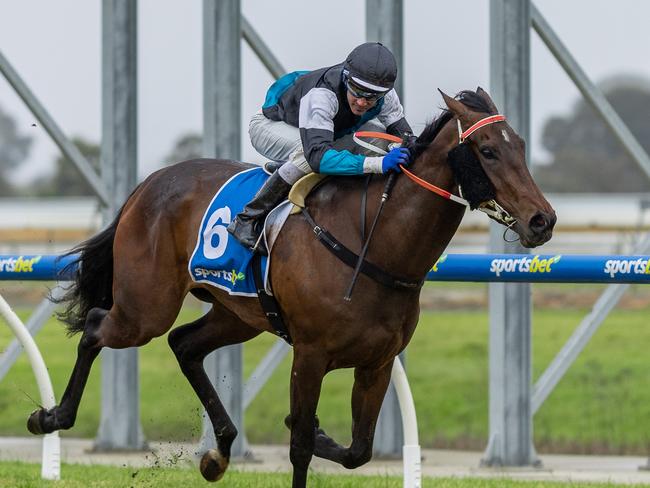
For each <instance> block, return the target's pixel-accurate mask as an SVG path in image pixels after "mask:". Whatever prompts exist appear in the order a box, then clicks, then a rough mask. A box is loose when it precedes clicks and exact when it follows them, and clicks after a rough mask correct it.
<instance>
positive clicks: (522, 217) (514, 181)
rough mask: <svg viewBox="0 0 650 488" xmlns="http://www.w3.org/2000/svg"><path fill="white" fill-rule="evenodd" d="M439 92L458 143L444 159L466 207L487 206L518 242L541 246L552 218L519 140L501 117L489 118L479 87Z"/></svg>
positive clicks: (548, 235) (487, 100) (550, 229)
mask: <svg viewBox="0 0 650 488" xmlns="http://www.w3.org/2000/svg"><path fill="white" fill-rule="evenodd" d="M441 93H442V92H441ZM468 94H469V95H472V96H471V97H470V96H468ZM442 96H443V98H444V100H445V103H446V104H447V107H448V108H449V111H450V112H451V114H453V116H454V118H455V119H456V120H457V121H458V122H459V124H458V122H455V123H456V124H457V125H458V128H459V129H458V132H459V136H458V142H459V143H460V145H459V146H456V147H455V148H454V149H453V150H452V151H450V153H449V161H450V164H451V165H452V169H453V170H454V173H455V176H456V180H457V181H458V183H459V184H460V185H461V189H462V190H463V193H464V195H465V197H466V198H467V199H468V200H469V202H470V205H471V206H472V207H477V206H478V207H481V206H482V207H491V208H488V212H486V213H488V215H490V216H491V218H494V219H495V220H497V221H499V222H501V223H503V224H505V225H508V226H510V227H511V228H512V230H514V231H515V232H516V233H517V234H519V238H520V240H521V244H522V245H523V246H525V247H536V246H539V245H541V244H544V243H545V242H546V241H548V240H549V239H550V238H551V236H552V234H553V226H554V225H555V221H556V216H555V211H554V210H553V208H552V207H551V205H550V204H549V202H548V201H547V200H546V198H544V195H542V192H541V191H540V189H539V188H538V187H537V185H536V184H535V182H534V181H533V178H532V177H531V175H530V172H529V171H528V167H527V166H526V146H525V142H524V140H523V139H522V138H521V137H519V135H517V133H516V132H515V131H514V130H513V129H512V127H510V125H509V124H508V123H507V122H506V121H505V117H503V118H502V117H491V116H494V115H498V110H497V108H496V106H495V105H494V103H493V102H492V100H491V99H490V97H489V95H488V94H487V93H486V92H485V90H483V89H482V88H480V87H479V88H478V90H477V91H476V93H475V94H474V93H473V92H462V93H461V94H460V96H459V99H455V98H451V97H449V96H447V95H445V94H444V93H442ZM477 102H479V103H477ZM481 102H483V103H481ZM504 211H505V212H504Z"/></svg>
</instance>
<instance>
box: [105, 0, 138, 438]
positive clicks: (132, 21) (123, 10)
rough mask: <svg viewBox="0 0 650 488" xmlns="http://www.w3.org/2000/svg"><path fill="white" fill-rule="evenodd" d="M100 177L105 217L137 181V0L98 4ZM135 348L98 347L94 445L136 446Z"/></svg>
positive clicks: (109, 217)
mask: <svg viewBox="0 0 650 488" xmlns="http://www.w3.org/2000/svg"><path fill="white" fill-rule="evenodd" d="M102 57H103V60H102V61H103V62H102V148H101V164H102V178H103V180H104V182H105V184H106V187H107V189H108V193H109V195H110V202H109V206H108V208H107V209H106V212H105V214H104V220H105V223H108V222H110V221H111V220H112V219H113V218H114V216H115V215H116V214H117V211H118V209H119V208H120V207H121V206H122V204H123V203H124V202H125V201H126V199H127V197H128V196H129V194H130V193H131V191H132V190H133V188H134V187H135V185H136V182H137V105H138V104H137V2H135V1H133V0H104V2H103V3H102ZM139 386H140V385H139V371H138V350H137V348H128V349H122V350H115V349H104V350H103V351H102V408H101V420H100V425H99V432H98V434H97V439H96V440H95V449H96V450H102V451H105V450H140V449H145V448H146V447H147V446H146V442H145V440H144V434H143V432H142V427H141V425H140V392H139V390H140V388H139Z"/></svg>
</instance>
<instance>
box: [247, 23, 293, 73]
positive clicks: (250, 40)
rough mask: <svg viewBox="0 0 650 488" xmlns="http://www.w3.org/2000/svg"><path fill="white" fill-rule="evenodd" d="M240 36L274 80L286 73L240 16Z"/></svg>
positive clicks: (251, 27) (250, 26) (249, 25)
mask: <svg viewBox="0 0 650 488" xmlns="http://www.w3.org/2000/svg"><path fill="white" fill-rule="evenodd" d="M241 30H242V36H243V38H244V40H245V41H246V43H247V44H248V45H249V46H250V48H251V49H252V50H253V52H254V53H255V54H256V55H257V57H258V58H259V60H260V61H261V62H262V64H263V65H264V66H265V67H266V69H267V70H268V71H269V73H271V76H273V78H275V79H276V80H277V79H278V78H280V77H281V76H282V75H283V74H285V73H286V72H287V70H285V69H284V67H283V66H282V64H280V61H278V58H276V57H275V54H273V52H272V51H271V50H270V49H269V47H268V46H267V45H266V43H265V42H264V41H263V40H262V38H261V37H260V36H259V34H258V33H257V32H256V31H255V29H253V26H252V25H251V24H250V23H249V22H248V20H246V18H245V17H244V16H243V15H242V17H241Z"/></svg>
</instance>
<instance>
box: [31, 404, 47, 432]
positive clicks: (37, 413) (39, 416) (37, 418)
mask: <svg viewBox="0 0 650 488" xmlns="http://www.w3.org/2000/svg"><path fill="white" fill-rule="evenodd" d="M44 416H45V409H44V408H39V409H38V410H34V411H33V412H32V414H31V415H30V416H29V418H28V419H27V430H29V431H30V432H31V433H32V434H34V435H42V434H45V433H46V432H45V431H44V430H43V423H42V420H43V417H44Z"/></svg>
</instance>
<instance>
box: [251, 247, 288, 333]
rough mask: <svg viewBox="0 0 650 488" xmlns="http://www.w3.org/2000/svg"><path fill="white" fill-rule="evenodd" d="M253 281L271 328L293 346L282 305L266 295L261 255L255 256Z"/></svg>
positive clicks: (271, 296) (256, 254)
mask: <svg viewBox="0 0 650 488" xmlns="http://www.w3.org/2000/svg"><path fill="white" fill-rule="evenodd" d="M253 280H254V281H255V288H256V289H257V298H258V299H259V301H260V305H261V306H262V310H263V311H264V315H266V318H267V319H268V321H269V323H270V324H271V327H273V330H274V331H275V333H276V334H277V335H278V336H279V337H282V338H283V339H284V340H285V341H287V344H289V345H290V346H292V345H293V340H292V339H291V334H289V329H287V326H286V325H285V323H284V320H282V312H281V311H280V305H279V304H278V302H277V300H276V299H275V297H274V296H273V295H269V294H268V293H266V290H265V289H264V278H263V277H262V256H261V255H260V254H259V253H255V254H254V255H253Z"/></svg>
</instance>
